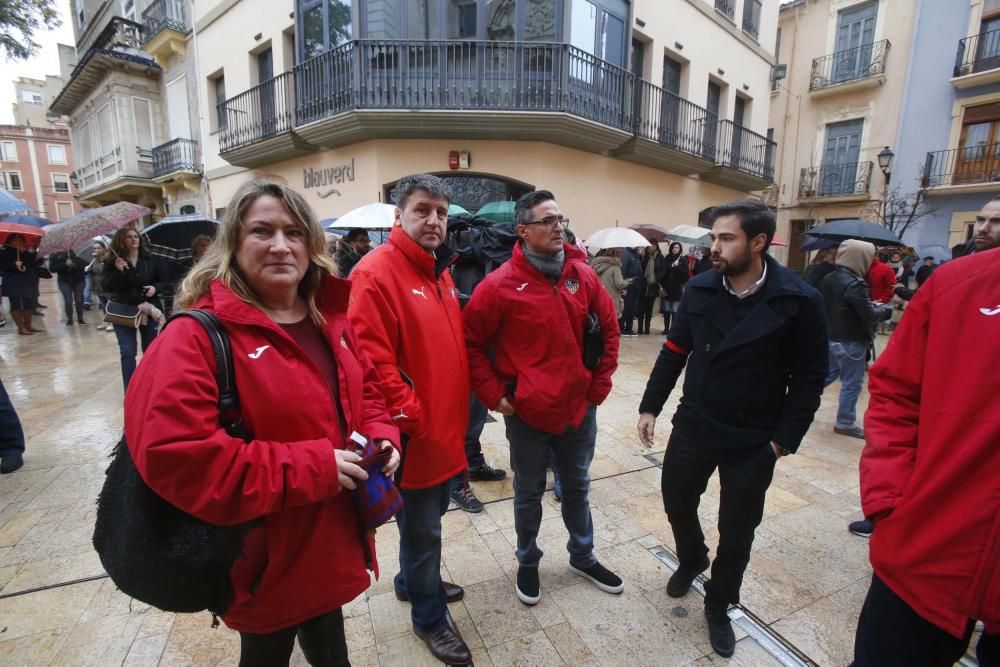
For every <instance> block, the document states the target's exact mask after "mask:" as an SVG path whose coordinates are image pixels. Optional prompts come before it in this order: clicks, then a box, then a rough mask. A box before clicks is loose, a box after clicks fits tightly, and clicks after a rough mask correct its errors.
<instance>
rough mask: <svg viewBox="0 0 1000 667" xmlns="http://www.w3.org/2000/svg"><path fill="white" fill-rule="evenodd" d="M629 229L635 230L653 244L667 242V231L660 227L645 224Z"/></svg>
mask: <svg viewBox="0 0 1000 667" xmlns="http://www.w3.org/2000/svg"><path fill="white" fill-rule="evenodd" d="M629 229H634V230H635V231H637V232H639V233H640V234H642V236H643V238H645V239H646V240H648V241H652V242H653V243H659V242H660V241H665V240H666V238H667V234H668V232H667V230H665V229H664V228H663V227H660V226H659V225H652V224H645V225H631V226H630V227H629Z"/></svg>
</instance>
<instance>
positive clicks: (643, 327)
mask: <svg viewBox="0 0 1000 667" xmlns="http://www.w3.org/2000/svg"><path fill="white" fill-rule="evenodd" d="M655 303H656V295H655V294H654V295H653V296H647V295H646V294H643V295H642V296H641V297H640V298H639V333H649V326H650V324H651V323H652V321H653V304H655Z"/></svg>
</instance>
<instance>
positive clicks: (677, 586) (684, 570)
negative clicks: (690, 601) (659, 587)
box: [667, 556, 710, 598]
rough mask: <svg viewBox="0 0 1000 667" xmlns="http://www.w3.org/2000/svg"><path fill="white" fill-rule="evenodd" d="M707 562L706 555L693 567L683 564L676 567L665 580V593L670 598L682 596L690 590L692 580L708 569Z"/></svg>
mask: <svg viewBox="0 0 1000 667" xmlns="http://www.w3.org/2000/svg"><path fill="white" fill-rule="evenodd" d="M709 564H710V563H709V560H708V556H703V557H702V559H701V561H700V562H699V563H698V564H697V565H695V566H694V567H690V568H688V567H684V566H683V565H681V566H680V567H678V568H677V570H676V571H675V572H674V573H673V574H672V575H670V579H669V580H668V581H667V595H669V596H670V597H672V598H680V597H684V596H685V595H686V594H687V592H688V591H689V590H691V584H693V583H694V580H695V579H696V578H697V577H698V575H699V574H701V573H702V572H704V571H705V570H707V569H708V566H709Z"/></svg>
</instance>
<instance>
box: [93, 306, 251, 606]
mask: <svg viewBox="0 0 1000 667" xmlns="http://www.w3.org/2000/svg"><path fill="white" fill-rule="evenodd" d="M176 317H193V318H194V319H196V320H197V321H198V323H199V324H201V325H202V326H203V327H204V328H205V331H206V333H207V334H208V338H209V340H210V341H211V342H212V347H213V348H214V350H215V357H216V360H217V362H218V363H217V366H218V371H217V374H216V380H217V382H218V385H219V423H220V424H221V425H223V427H224V428H225V429H226V432H227V433H229V434H230V435H232V436H234V437H238V438H242V439H243V440H249V439H250V438H249V434H248V433H247V432H246V430H245V428H244V427H243V424H242V420H241V413H240V402H239V397H238V395H237V393H236V383H235V378H234V375H233V358H232V351H231V350H230V347H229V339H228V338H227V336H226V333H225V331H224V330H223V328H222V326H221V324H220V323H219V321H218V320H217V319H216V318H215V316H214V315H212V314H211V313H209V312H207V311H203V310H189V311H186V312H183V313H177V314H176V315H174V318H176ZM171 319H173V318H171ZM111 456H112V459H111V464H110V465H109V466H108V470H107V473H106V474H107V479H105V480H104V487H103V488H102V489H101V494H100V496H98V498H97V520H96V523H95V526H94V549H95V550H96V551H97V554H98V555H99V556H100V558H101V564H102V565H103V566H104V569H105V570H106V571H107V573H108V575H109V576H110V577H111V580H112V581H114V582H115V585H116V586H118V588H120V589H121V591H122V592H123V593H125V594H126V595H129V596H131V597H133V598H135V599H137V600H140V601H142V602H145V603H147V604H150V605H152V606H154V607H156V608H158V609H162V610H164V611H172V612H184V613H190V612H197V611H203V610H208V611H210V612H212V614H213V616H215V615H222V614H224V613H225V611H226V609H227V608H228V607H229V605H230V604H231V603H232V601H233V589H232V585H231V583H230V580H229V571H230V570H231V569H232V565H233V562H234V561H235V560H236V558H237V557H238V556H239V554H240V551H241V549H242V546H243V537H244V535H245V534H246V531H247V528H248V527H249V526H250V525H251V523H253V522H251V523H244V524H240V525H236V526H215V525H212V524H210V523H207V522H205V521H202V520H201V519H198V518H196V517H193V516H191V515H190V514H187V513H186V512H184V511H182V510H180V509H178V508H177V507H174V506H173V505H171V504H170V503H168V502H167V501H166V500H164V499H163V498H161V497H160V496H158V495H157V494H156V493H155V492H154V491H153V490H152V489H150V488H149V486H147V485H146V483H145V482H144V481H143V479H142V476H141V475H140V474H139V471H138V470H137V469H136V467H135V462H134V461H133V460H132V455H131V453H130V452H129V448H128V444H127V443H126V442H125V437H124V436H122V439H121V440H120V441H119V442H118V445H117V446H116V447H115V449H114V451H113V452H112V454H111ZM215 624H218V619H215V623H214V624H213V625H215Z"/></svg>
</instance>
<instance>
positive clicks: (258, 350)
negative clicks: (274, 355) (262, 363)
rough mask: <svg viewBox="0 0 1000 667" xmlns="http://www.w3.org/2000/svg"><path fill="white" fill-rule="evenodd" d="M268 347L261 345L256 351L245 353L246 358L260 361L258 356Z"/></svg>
mask: <svg viewBox="0 0 1000 667" xmlns="http://www.w3.org/2000/svg"><path fill="white" fill-rule="evenodd" d="M269 347H271V346H270V345H261V346H260V347H258V348H257V350H256V351H254V352H249V353H247V356H248V357H250V358H251V359H260V355H262V354H264V350H266V349H267V348H269Z"/></svg>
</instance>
